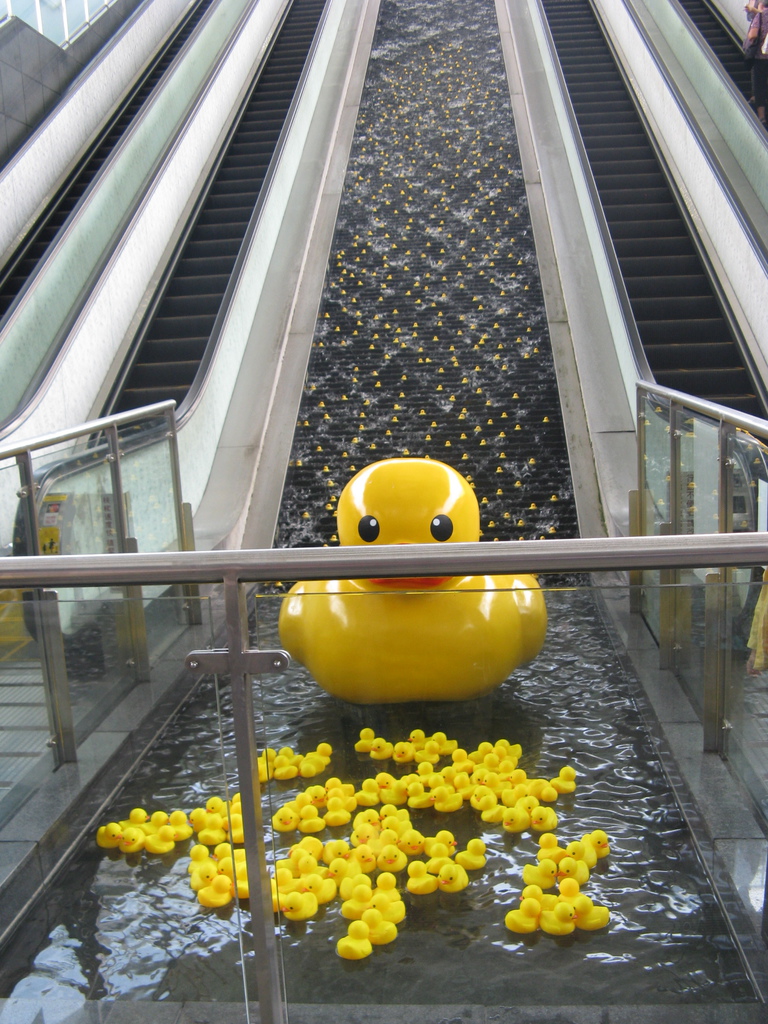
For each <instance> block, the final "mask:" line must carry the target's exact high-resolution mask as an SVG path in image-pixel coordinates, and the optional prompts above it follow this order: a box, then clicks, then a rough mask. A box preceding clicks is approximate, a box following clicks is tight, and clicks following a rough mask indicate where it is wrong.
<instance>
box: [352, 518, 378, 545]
mask: <svg viewBox="0 0 768 1024" xmlns="http://www.w3.org/2000/svg"><path fill="white" fill-rule="evenodd" d="M357 532H358V533H359V534H360V536H361V537H362V539H363V540H364V541H366V542H367V543H368V544H370V543H371V542H372V541H374V540H376V538H377V537H378V536H379V520H378V519H376V518H374V516H363V518H362V519H361V520H360V522H359V523H358V524H357Z"/></svg>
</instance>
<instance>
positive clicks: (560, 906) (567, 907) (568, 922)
mask: <svg viewBox="0 0 768 1024" xmlns="http://www.w3.org/2000/svg"><path fill="white" fill-rule="evenodd" d="M575 918H576V911H575V910H574V908H573V907H572V906H571V904H570V903H566V902H558V903H556V904H555V906H554V909H553V910H542V912H541V914H540V916H539V927H540V928H541V930H542V931H543V932H547V934H549V935H570V934H571V932H572V931H573V930H574V929H575V927H576V923H575Z"/></svg>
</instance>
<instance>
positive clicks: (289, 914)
mask: <svg viewBox="0 0 768 1024" xmlns="http://www.w3.org/2000/svg"><path fill="white" fill-rule="evenodd" d="M280 913H281V914H282V915H283V917H285V918H287V919H288V920H289V921H306V920H307V919H308V918H310V917H314V916H315V914H316V913H317V897H316V896H315V894H314V893H313V892H299V891H298V890H296V889H294V891H293V892H289V893H288V894H287V895H286V896H281V897H280Z"/></svg>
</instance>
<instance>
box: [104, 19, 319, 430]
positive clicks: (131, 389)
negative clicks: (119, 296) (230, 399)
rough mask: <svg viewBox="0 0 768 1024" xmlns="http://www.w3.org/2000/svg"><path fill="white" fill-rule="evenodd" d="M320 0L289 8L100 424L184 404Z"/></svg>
mask: <svg viewBox="0 0 768 1024" xmlns="http://www.w3.org/2000/svg"><path fill="white" fill-rule="evenodd" d="M324 6H325V0H295V2H294V3H293V5H292V7H291V9H290V11H289V12H288V14H287V16H286V18H285V21H284V22H283V25H282V28H281V31H280V32H279V34H278V36H277V38H276V40H275V42H274V44H273V46H272V49H271V52H270V54H269V56H268V58H267V61H266V64H265V65H264V68H263V71H262V73H261V74H260V76H259V77H258V78H257V79H256V80H255V82H254V85H253V90H252V92H251V94H250V96H249V98H248V99H247V100H246V102H245V104H244V107H243V112H242V115H241V117H240V118H239V121H238V123H237V124H236V126H235V127H234V129H233V131H232V132H231V134H230V138H229V142H228V144H227V145H226V146H225V147H224V149H223V150H222V153H221V154H220V157H219V160H218V164H217V166H216V167H215V169H214V171H213V172H212V174H211V180H210V185H209V187H208V188H207V189H206V190H204V196H203V198H202V199H201V201H200V203H199V204H198V209H197V211H196V212H195V214H193V216H192V217H191V218H190V223H189V226H188V230H187V233H186V234H185V236H184V237H183V238H182V240H181V242H180V243H179V246H178V247H177V251H176V255H175V258H174V259H172V260H171V262H170V265H169V269H168V271H167V272H166V276H165V279H164V281H163V282H162V283H161V285H160V288H159V289H158V291H157V293H156V297H155V301H154V303H153V304H152V305H151V306H150V308H149V310H148V312H147V315H146V316H145V318H144V322H143V323H142V325H141V327H140V329H139V331H138V332H137V336H136V339H135V340H134V344H133V346H132V350H131V352H130V354H129V356H128V358H127V360H126V363H125V367H124V370H123V374H122V375H121V376H120V378H119V379H118V381H117V382H116V384H115V386H114V388H113V391H112V394H111V396H110V398H109V399H108V402H107V405H106V407H105V410H104V415H111V414H112V413H117V412H125V411H128V410H130V409H136V408H139V407H141V406H144V405H150V404H152V403H154V402H158V401H165V400H167V399H175V400H176V402H177V404H178V405H180V404H181V403H182V401H183V400H184V398H185V397H186V395H187V393H188V391H189V389H190V387H191V385H192V383H193V380H194V378H195V375H196V374H197V372H198V369H199V367H200V364H201V360H202V359H203V357H204V354H205V351H206V348H207V346H208V343H209V339H210V338H211V333H212V331H213V327H214V323H215V321H216V318H217V316H218V314H219V310H220V309H221V307H222V300H223V298H224V294H225V291H226V289H227V286H228V284H229V281H230V276H231V274H232V271H233V269H234V267H235V263H236V260H237V256H238V253H239V251H240V247H241V245H242V242H243V239H244V237H245V234H246V229H247V228H248V224H249V222H250V220H251V217H252V215H253V211H254V207H255V205H256V203H257V201H258V198H259V193H260V190H261V186H262V184H263V182H264V179H265V177H266V174H267V169H268V167H269V163H270V161H271V159H272V156H273V154H274V152H275V147H276V145H277V142H278V139H279V137H280V133H281V131H282V129H283V125H284V122H285V118H286V115H287V113H288V109H289V107H290V105H291V101H292V100H293V97H294V94H295V92H296V86H297V84H298V81H299V78H300V76H301V73H302V70H303V67H304V64H305V62H306V59H307V54H308V53H309V48H310V46H311V44H312V40H313V38H314V35H315V31H316V29H317V26H318V23H319V20H320V16H321V14H322V11H323V8H324Z"/></svg>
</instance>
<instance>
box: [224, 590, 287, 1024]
mask: <svg viewBox="0 0 768 1024" xmlns="http://www.w3.org/2000/svg"><path fill="white" fill-rule="evenodd" d="M224 608H225V612H226V628H227V647H228V648H229V665H230V677H231V686H232V712H233V715H234V725H235V750H236V752H237V770H238V776H239V780H238V781H239V788H240V798H241V801H242V807H243V832H244V838H245V856H246V863H247V865H248V878H249V879H250V889H251V894H252V895H251V911H252V914H253V919H252V927H253V944H254V952H255V970H256V979H257V983H258V987H259V1011H260V1021H261V1024H287V1018H286V1015H285V1001H284V998H283V986H282V980H281V972H280V965H279V960H278V949H277V940H276V938H275V924H274V912H273V910H272V890H271V888H270V879H269V871H268V868H267V857H266V847H265V843H264V824H263V820H262V812H261V786H260V784H259V765H258V754H257V751H256V735H255V730H254V712H253V682H252V680H251V677H250V675H249V674H248V672H247V661H246V657H245V651H246V650H247V649H248V621H247V612H246V607H245V592H244V589H243V587H242V586H241V584H240V582H239V580H238V579H237V578H236V577H234V576H231V577H228V578H227V579H225V581H224ZM256 879H258V883H259V884H256Z"/></svg>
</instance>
